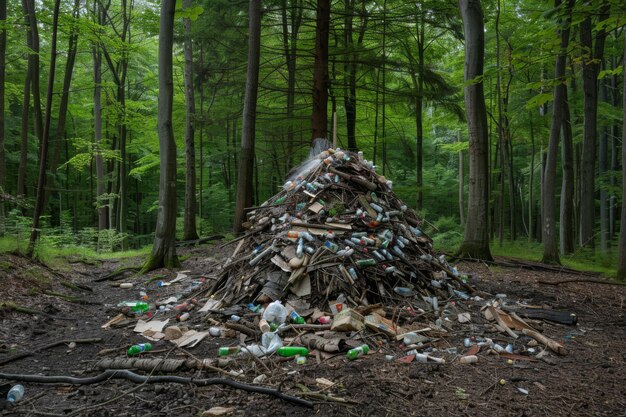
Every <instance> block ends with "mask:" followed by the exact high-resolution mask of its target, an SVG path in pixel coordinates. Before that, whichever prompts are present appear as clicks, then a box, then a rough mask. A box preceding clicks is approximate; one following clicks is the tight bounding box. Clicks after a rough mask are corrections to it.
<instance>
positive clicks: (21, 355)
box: [0, 338, 102, 366]
mask: <svg viewBox="0 0 626 417" xmlns="http://www.w3.org/2000/svg"><path fill="white" fill-rule="evenodd" d="M100 342H102V339H100V338H97V339H64V340H57V341H56V342H52V343H50V344H47V345H44V346H41V347H38V348H36V349H34V350H32V351H29V352H22V353H18V354H15V355H13V356H9V357H8V358H4V359H2V360H0V366H2V365H6V364H7V363H10V362H15V361H16V360H18V359H22V358H26V357H28V356H32V355H34V354H35V353H37V352H41V351H42V350H46V349H51V348H53V347H56V346H59V345H68V344H70V343H76V344H88V343H100Z"/></svg>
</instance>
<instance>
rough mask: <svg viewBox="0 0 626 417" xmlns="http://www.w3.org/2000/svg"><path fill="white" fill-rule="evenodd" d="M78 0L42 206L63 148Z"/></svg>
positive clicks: (76, 29) (76, 44)
mask: <svg viewBox="0 0 626 417" xmlns="http://www.w3.org/2000/svg"><path fill="white" fill-rule="evenodd" d="M79 6H80V0H74V8H73V12H72V16H73V18H74V19H75V22H74V23H73V25H72V27H71V29H70V37H69V42H68V49H67V60H66V62H65V72H64V74H63V91H61V101H60V102H59V113H58V114H59V116H58V119H57V127H56V130H55V132H56V133H55V136H54V147H53V150H52V157H51V158H50V170H49V176H48V187H47V189H46V195H45V198H44V207H46V206H47V203H48V201H49V199H50V194H51V188H52V187H53V186H54V183H55V181H56V172H57V168H58V167H59V159H60V158H61V149H62V148H63V146H62V143H63V140H62V138H63V134H64V132H65V124H66V121H67V108H68V104H69V97H70V87H71V84H72V75H73V73H74V63H75V62H76V51H77V46H78V28H77V26H76V25H77V23H78V22H77V19H78V16H79V14H78V13H79Z"/></svg>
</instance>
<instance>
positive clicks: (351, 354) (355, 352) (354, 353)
mask: <svg viewBox="0 0 626 417" xmlns="http://www.w3.org/2000/svg"><path fill="white" fill-rule="evenodd" d="M369 351H370V347H369V346H367V345H361V346H358V347H355V348H354V349H350V350H349V351H348V353H347V355H346V356H347V357H348V359H350V360H351V361H353V360H355V359H356V358H358V357H359V356H361V355H367V353H368V352H369Z"/></svg>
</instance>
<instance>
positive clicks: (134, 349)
mask: <svg viewBox="0 0 626 417" xmlns="http://www.w3.org/2000/svg"><path fill="white" fill-rule="evenodd" d="M151 350H152V343H139V344H137V345H133V346H131V347H130V348H128V352H127V353H128V356H135V355H138V354H140V353H142V352H150V351H151Z"/></svg>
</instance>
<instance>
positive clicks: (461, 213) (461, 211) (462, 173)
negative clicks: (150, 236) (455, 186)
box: [457, 130, 465, 227]
mask: <svg viewBox="0 0 626 417" xmlns="http://www.w3.org/2000/svg"><path fill="white" fill-rule="evenodd" d="M457 142H459V143H460V142H461V131H460V130H459V131H458V132H457ZM464 188H465V167H464V166H463V151H459V224H460V225H461V227H464V226H465V189H464Z"/></svg>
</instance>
